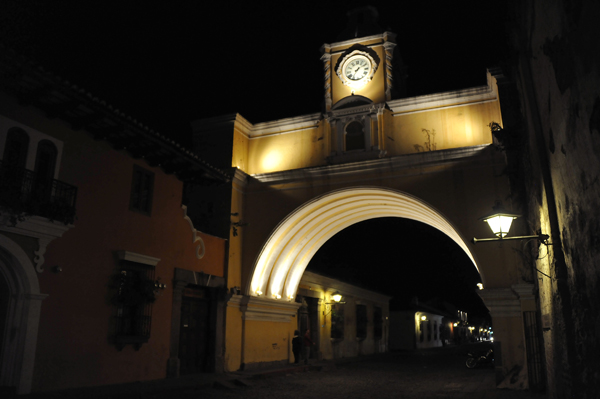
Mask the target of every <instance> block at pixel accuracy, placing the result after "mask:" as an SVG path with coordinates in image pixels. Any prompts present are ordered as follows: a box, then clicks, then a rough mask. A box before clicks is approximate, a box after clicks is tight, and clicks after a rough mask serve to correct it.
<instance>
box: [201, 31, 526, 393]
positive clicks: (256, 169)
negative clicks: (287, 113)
mask: <svg viewBox="0 0 600 399" xmlns="http://www.w3.org/2000/svg"><path fill="white" fill-rule="evenodd" d="M395 45H396V43H395V34H393V33H391V32H383V33H380V34H376V35H371V36H366V37H359V38H352V39H349V40H345V41H341V42H337V43H331V44H324V45H323V46H322V48H321V52H322V55H321V60H322V62H323V71H324V72H323V79H324V104H325V105H324V109H323V111H322V112H320V113H315V114H310V115H302V116H297V117H292V118H287V119H282V120H276V121H271V122H264V123H257V124H252V123H250V122H249V121H247V120H246V119H244V118H243V117H242V116H241V115H239V114H233V115H225V116H222V117H216V118H211V119H204V120H199V121H196V122H194V123H193V130H194V140H195V145H196V151H197V152H198V153H200V154H201V155H202V156H203V157H204V158H205V159H206V160H207V161H209V162H211V163H212V164H214V165H216V166H219V167H223V168H226V167H233V168H235V176H234V179H233V182H232V184H231V186H230V187H229V188H228V189H227V190H226V191H227V192H226V193H223V192H222V190H221V191H219V190H218V189H215V192H214V193H213V194H214V196H215V198H220V200H221V201H223V203H225V204H226V207H227V208H228V210H230V213H231V214H232V219H231V222H232V224H233V226H234V227H235V229H232V230H231V233H230V236H229V257H228V265H227V277H226V278H227V286H228V288H229V289H230V290H231V293H232V294H230V298H229V299H228V302H227V309H226V329H225V331H226V337H225V359H224V361H225V368H226V370H230V371H233V370H238V369H240V368H251V367H261V366H265V365H272V364H281V363H287V362H289V361H293V360H292V359H293V358H292V357H291V349H290V339H291V336H292V335H293V332H294V330H295V329H297V328H298V321H297V320H298V319H297V317H296V316H297V312H298V308H299V306H300V303H298V302H296V301H295V296H296V294H297V292H298V289H299V287H300V288H301V289H308V288H307V287H303V286H302V285H301V279H302V275H303V273H304V269H305V267H306V265H307V264H308V262H309V261H310V259H311V257H312V256H313V255H314V254H315V252H316V251H317V250H318V248H319V247H320V246H321V245H322V244H323V243H324V242H326V241H327V239H328V238H330V237H332V236H333V235H335V234H336V233H337V232H339V231H341V230H342V229H344V228H346V227H348V226H350V225H352V224H354V223H358V222H360V221H363V220H367V219H371V218H376V217H385V216H393V217H401V218H409V219H414V220H417V221H420V222H423V223H426V224H429V225H431V226H433V227H435V228H437V229H438V230H440V231H442V232H444V233H445V234H447V235H448V236H449V237H450V238H452V239H453V240H454V241H455V242H456V243H457V245H459V246H460V247H461V248H462V249H463V250H464V251H465V253H466V254H467V255H468V256H469V258H470V259H471V260H472V262H473V267H476V268H477V269H478V271H479V273H480V275H481V277H482V282H483V284H484V290H482V291H481V292H480V295H481V296H482V298H483V299H484V302H485V304H486V305H487V306H488V308H489V309H490V311H491V314H492V317H493V323H494V331H495V340H496V341H497V342H498V345H499V346H501V360H500V361H498V362H497V375H498V383H499V384H504V385H506V386H510V387H512V388H524V387H526V386H527V367H526V362H527V359H526V354H525V353H526V352H525V349H524V346H525V344H524V338H523V335H524V334H523V331H524V330H523V328H524V327H523V321H522V320H523V312H524V311H534V310H535V303H534V301H533V286H532V285H531V284H529V283H525V282H524V279H523V276H522V275H521V269H523V268H522V266H521V262H522V261H521V260H520V258H518V256H517V255H516V254H515V251H513V248H515V246H516V245H518V244H511V243H509V242H507V243H503V244H502V245H499V244H483V245H478V246H477V247H475V246H474V245H473V244H471V243H470V242H469V241H468V238H471V237H473V236H477V237H486V236H490V233H489V232H488V231H486V229H487V227H486V226H484V224H483V223H482V222H480V221H479V220H478V218H479V217H480V216H482V215H484V214H486V213H488V212H489V211H490V209H491V206H492V205H493V204H494V203H495V201H497V200H503V201H504V205H505V206H507V207H508V208H511V207H512V208H513V210H515V211H516V210H517V209H515V208H516V207H517V205H516V204H511V203H510V198H511V192H510V187H509V182H508V179H507V177H506V176H504V175H502V172H503V170H504V168H505V166H506V164H505V159H504V156H503V154H502V152H500V151H498V150H497V149H496V148H495V146H494V145H493V139H492V135H491V131H490V128H489V124H490V123H491V122H497V123H501V122H502V115H501V106H500V101H499V96H498V78H499V76H500V75H499V73H496V72H494V73H492V72H490V71H488V73H487V84H485V85H483V86H480V87H473V88H468V89H464V90H458V91H452V92H444V93H437V94H431V95H425V96H419V97H410V98H394V91H395V89H397V88H396V87H394V84H395V83H394V82H400V83H401V79H396V80H394V79H393V78H394V76H393V71H394V70H396V69H398V68H397V65H394V62H395V60H397V58H395V51H394V48H395ZM204 194H205V195H206V193H204ZM219 195H221V197H219ZM190 208H191V207H190ZM519 228H520V226H518V225H517V226H515V227H514V229H517V230H518V229H519ZM382 278H385V276H382ZM325 291H326V290H325ZM328 294H330V293H328V292H324V295H323V296H322V298H321V299H322V300H321V301H320V302H319V305H318V306H322V307H323V308H322V309H321V311H322V313H325V310H326V309H325V306H326V300H327V298H326V296H327V295H328ZM320 345H321V346H322V348H321V352H322V353H323V357H325V358H327V357H328V356H333V355H332V353H333V352H332V351H331V347H330V346H329V347H327V348H325V345H331V343H329V342H324V340H323V339H322V340H321V341H320ZM282 348H283V349H282ZM515 370H516V371H515ZM504 385H503V386H504Z"/></svg>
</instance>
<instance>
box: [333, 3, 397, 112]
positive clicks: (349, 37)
mask: <svg viewBox="0 0 600 399" xmlns="http://www.w3.org/2000/svg"><path fill="white" fill-rule="evenodd" d="M377 18H378V12H377V10H376V9H375V8H374V7H370V6H367V7H362V8H357V9H354V10H352V11H350V12H348V26H347V27H346V29H345V30H344V31H343V32H342V33H341V34H340V35H339V36H338V38H337V41H336V42H335V43H331V44H324V45H323V46H322V47H321V53H322V56H321V60H322V61H323V63H324V88H325V110H326V111H330V110H331V109H332V108H334V107H335V105H336V104H337V103H338V102H339V101H340V100H342V99H344V98H346V97H348V96H352V95H359V96H362V97H366V98H368V99H369V100H371V101H372V102H373V103H375V104H380V103H384V102H385V101H389V100H392V99H393V98H398V97H402V95H403V94H404V76H403V75H404V74H403V72H402V71H403V65H402V61H401V59H400V57H399V56H398V54H397V52H396V51H395V48H396V34H395V33H392V32H387V31H384V30H382V29H381V28H380V27H379V25H378V24H377Z"/></svg>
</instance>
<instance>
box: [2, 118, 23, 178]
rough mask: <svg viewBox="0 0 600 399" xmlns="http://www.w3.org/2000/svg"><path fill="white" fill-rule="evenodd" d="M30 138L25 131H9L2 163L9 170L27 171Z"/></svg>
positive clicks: (12, 129)
mask: <svg viewBox="0 0 600 399" xmlns="http://www.w3.org/2000/svg"><path fill="white" fill-rule="evenodd" d="M28 149H29V136H28V135H27V133H25V132H24V131H23V130H21V129H19V128H16V127H13V128H11V129H9V130H8V134H7V136H6V143H5V146H4V156H3V159H2V163H3V164H4V165H5V166H6V167H7V168H8V167H10V168H20V169H25V163H26V162H27V151H28Z"/></svg>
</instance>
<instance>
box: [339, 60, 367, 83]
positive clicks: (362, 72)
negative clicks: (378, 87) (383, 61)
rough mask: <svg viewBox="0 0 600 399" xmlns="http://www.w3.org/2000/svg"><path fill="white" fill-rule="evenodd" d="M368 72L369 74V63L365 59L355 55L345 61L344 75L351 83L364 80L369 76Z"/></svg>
mask: <svg viewBox="0 0 600 399" xmlns="http://www.w3.org/2000/svg"><path fill="white" fill-rule="evenodd" d="M369 72H371V62H370V61H369V59H367V57H364V56H362V55H357V56H354V57H351V58H350V59H348V61H346V64H345V67H344V75H346V77H347V78H348V79H350V80H352V81H355V82H356V81H359V80H362V79H364V78H366V77H367V76H369Z"/></svg>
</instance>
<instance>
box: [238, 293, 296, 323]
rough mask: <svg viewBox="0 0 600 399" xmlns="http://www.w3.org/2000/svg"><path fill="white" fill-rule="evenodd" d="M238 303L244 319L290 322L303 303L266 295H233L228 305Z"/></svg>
mask: <svg viewBox="0 0 600 399" xmlns="http://www.w3.org/2000/svg"><path fill="white" fill-rule="evenodd" d="M230 303H231V304H230ZM238 305H239V308H240V311H241V312H242V313H243V315H242V319H243V320H246V321H272V322H278V323H289V322H291V321H292V318H293V317H295V316H296V314H297V313H298V308H299V307H300V305H301V304H300V303H297V302H293V301H292V302H287V301H277V300H274V299H269V298H264V297H248V296H245V295H244V296H242V295H232V297H231V298H230V300H229V302H227V306H228V307H235V306H238Z"/></svg>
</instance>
